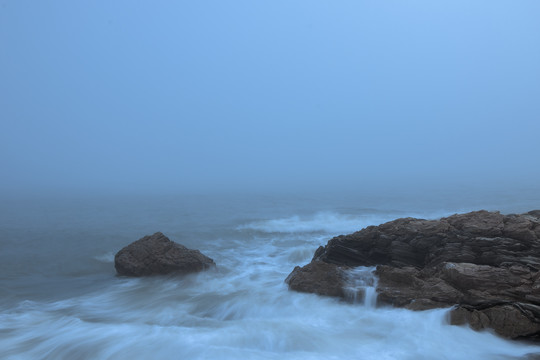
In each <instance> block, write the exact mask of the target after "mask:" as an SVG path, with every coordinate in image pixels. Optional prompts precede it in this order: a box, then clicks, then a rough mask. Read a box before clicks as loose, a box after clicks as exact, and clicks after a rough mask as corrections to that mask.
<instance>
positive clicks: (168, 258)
mask: <svg viewBox="0 0 540 360" xmlns="http://www.w3.org/2000/svg"><path fill="white" fill-rule="evenodd" d="M212 266H215V263H214V260H212V259H210V258H209V257H208V256H205V255H203V254H201V252H200V251H199V250H191V249H188V248H187V247H185V246H183V245H180V244H177V243H175V242H173V241H171V240H169V238H167V237H166V236H165V235H163V234H162V233H160V232H157V233H155V234H154V235H148V236H145V237H143V238H141V239H139V240H137V241H135V242H133V243H131V244H129V245H128V246H126V247H124V248H123V249H122V250H120V251H119V252H118V253H117V254H116V255H115V257H114V267H115V268H116V271H117V273H118V274H119V275H126V276H147V275H163V274H169V273H178V274H187V273H192V272H197V271H202V270H205V269H208V268H210V267H212Z"/></svg>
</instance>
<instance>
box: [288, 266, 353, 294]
mask: <svg viewBox="0 0 540 360" xmlns="http://www.w3.org/2000/svg"><path fill="white" fill-rule="evenodd" d="M285 282H286V283H287V284H288V285H289V288H290V289H292V290H296V291H300V292H307V293H314V294H319V295H327V296H336V297H344V295H345V293H344V291H343V286H344V280H343V275H342V272H341V270H340V269H339V267H338V266H336V265H334V264H328V263H325V262H322V261H313V262H311V263H309V264H307V265H306V266H304V267H302V268H301V267H299V266H297V267H295V268H294V270H293V271H292V273H291V274H290V275H289V276H288V277H287V279H285Z"/></svg>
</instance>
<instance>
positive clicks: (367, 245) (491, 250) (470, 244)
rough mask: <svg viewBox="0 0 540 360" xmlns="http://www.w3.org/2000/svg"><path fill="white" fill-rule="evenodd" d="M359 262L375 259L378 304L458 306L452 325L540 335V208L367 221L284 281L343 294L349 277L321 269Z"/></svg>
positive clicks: (509, 334) (505, 333)
mask: <svg viewBox="0 0 540 360" xmlns="http://www.w3.org/2000/svg"><path fill="white" fill-rule="evenodd" d="M323 264H324V265H323ZM355 266H377V269H376V272H375V274H376V275H377V276H378V278H379V281H378V285H377V293H378V303H379V304H389V305H393V306H397V307H405V308H408V309H412V310H424V309H432V308H439V307H451V306H456V307H455V308H454V310H453V313H452V323H454V324H462V323H469V324H470V325H471V326H472V327H473V328H475V329H484V328H491V329H494V330H495V331H496V332H497V333H498V334H500V335H502V336H505V337H509V338H523V337H526V338H535V337H538V336H539V335H540V320H539V319H540V211H538V210H533V211H530V212H528V213H526V214H521V215H516V214H512V215H502V214H500V213H499V212H488V211H483V210H482V211H475V212H470V213H467V214H456V215H452V216H450V217H446V218H442V219H440V220H424V219H415V218H403V219H397V220H394V221H390V222H387V223H385V224H382V225H379V226H369V227H367V228H365V229H362V230H360V231H358V232H355V233H353V234H350V235H340V236H337V237H335V238H333V239H331V240H330V241H328V244H327V245H326V246H324V247H320V248H319V249H317V251H316V252H315V254H314V257H313V259H312V262H311V263H310V264H308V265H306V266H304V267H303V268H299V267H297V268H295V270H294V271H293V272H292V273H291V274H290V275H289V277H288V278H287V279H286V282H287V283H288V284H289V288H290V289H291V290H298V291H308V292H313V293H316V294H321V295H331V296H337V297H344V295H343V293H342V292H339V291H338V290H337V289H336V287H337V286H343V282H344V280H343V278H342V277H341V278H339V277H338V278H337V279H338V280H339V281H338V280H332V281H320V279H324V274H323V273H321V271H322V269H326V271H327V272H329V274H340V271H343V270H344V269H348V268H350V267H355ZM329 276H330V275H329ZM332 276H334V275H332Z"/></svg>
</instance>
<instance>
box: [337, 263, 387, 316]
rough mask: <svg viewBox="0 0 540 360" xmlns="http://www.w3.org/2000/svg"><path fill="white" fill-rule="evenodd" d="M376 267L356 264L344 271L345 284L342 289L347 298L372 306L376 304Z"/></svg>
mask: <svg viewBox="0 0 540 360" xmlns="http://www.w3.org/2000/svg"><path fill="white" fill-rule="evenodd" d="M375 269H376V267H374V266H371V267H368V266H358V267H355V268H353V269H350V270H347V271H345V278H346V284H345V287H344V288H343V290H344V291H345V296H346V297H347V299H348V300H349V301H351V302H353V303H362V304H363V305H364V306H366V307H369V308H374V307H375V306H376V305H377V282H378V279H377V276H375Z"/></svg>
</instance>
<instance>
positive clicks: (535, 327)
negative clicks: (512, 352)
mask: <svg viewBox="0 0 540 360" xmlns="http://www.w3.org/2000/svg"><path fill="white" fill-rule="evenodd" d="M450 323H451V324H453V325H464V324H467V323H468V324H469V325H470V326H471V328H473V329H475V330H482V329H494V330H495V332H496V333H497V334H499V335H501V336H504V337H507V338H513V339H517V338H529V339H531V338H533V339H537V338H538V337H539V336H540V307H539V306H536V305H531V304H524V303H508V304H504V303H503V304H497V305H493V306H489V307H486V308H479V309H476V308H474V307H467V306H459V307H457V308H456V309H454V310H452V312H451V313H450Z"/></svg>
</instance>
